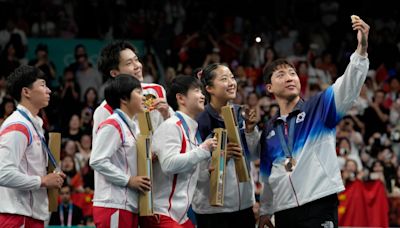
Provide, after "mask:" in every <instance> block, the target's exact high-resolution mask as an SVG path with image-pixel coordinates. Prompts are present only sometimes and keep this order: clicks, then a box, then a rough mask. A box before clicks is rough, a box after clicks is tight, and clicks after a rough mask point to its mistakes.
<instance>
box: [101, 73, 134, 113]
mask: <svg viewBox="0 0 400 228" xmlns="http://www.w3.org/2000/svg"><path fill="white" fill-rule="evenodd" d="M138 88H139V89H141V88H142V87H141V85H140V81H139V80H138V79H137V78H135V77H133V76H131V75H128V74H119V75H117V77H115V79H114V80H109V81H107V85H106V88H105V90H104V97H105V98H106V101H107V104H109V105H110V106H111V108H113V109H116V108H120V106H121V103H120V102H121V99H122V100H130V98H131V93H132V91H133V90H135V89H138Z"/></svg>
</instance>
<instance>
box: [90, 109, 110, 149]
mask: <svg viewBox="0 0 400 228" xmlns="http://www.w3.org/2000/svg"><path fill="white" fill-rule="evenodd" d="M110 115H111V114H110V113H109V112H108V110H106V109H105V108H104V107H103V106H102V105H100V106H99V107H97V108H96V110H95V111H94V114H93V129H92V135H93V136H92V138H93V142H94V140H95V138H96V136H97V129H98V128H99V126H100V124H101V123H102V122H103V121H104V120H106V119H107V118H108V117H109V116H110Z"/></svg>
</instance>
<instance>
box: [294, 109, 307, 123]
mask: <svg viewBox="0 0 400 228" xmlns="http://www.w3.org/2000/svg"><path fill="white" fill-rule="evenodd" d="M305 118H306V113H305V112H301V113H299V114H298V115H297V118H296V123H300V122H303V121H304V119H305Z"/></svg>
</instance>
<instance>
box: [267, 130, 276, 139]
mask: <svg viewBox="0 0 400 228" xmlns="http://www.w3.org/2000/svg"><path fill="white" fill-rule="evenodd" d="M274 135H275V131H274V130H272V131H270V132H269V134H268V136H267V139H270V138H272V137H273V136H274Z"/></svg>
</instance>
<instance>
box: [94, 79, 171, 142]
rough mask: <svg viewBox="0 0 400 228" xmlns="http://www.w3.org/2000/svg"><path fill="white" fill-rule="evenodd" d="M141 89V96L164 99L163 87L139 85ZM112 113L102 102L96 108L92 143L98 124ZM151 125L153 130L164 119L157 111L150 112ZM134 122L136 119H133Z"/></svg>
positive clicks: (146, 84)
mask: <svg viewBox="0 0 400 228" xmlns="http://www.w3.org/2000/svg"><path fill="white" fill-rule="evenodd" d="M141 85H142V89H143V95H147V94H152V95H154V96H155V97H156V98H164V99H166V97H167V96H166V92H165V89H164V87H162V86H161V85H158V84H154V83H141ZM169 112H170V115H173V113H174V111H173V110H172V109H171V108H169ZM112 113H113V110H112V108H111V107H110V106H109V105H108V104H107V102H106V101H105V100H104V101H103V102H102V103H101V104H100V105H99V107H97V108H96V110H95V111H94V114H93V141H94V139H95V138H96V131H97V128H98V127H99V125H100V123H101V122H103V121H104V120H105V119H107V117H109V116H110V115H111V114H112ZM150 118H151V123H152V125H153V128H154V129H156V128H157V127H158V126H160V124H161V123H162V122H164V117H163V116H162V115H161V113H160V112H159V111H158V110H152V111H151V112H150ZM134 120H135V121H136V118H134Z"/></svg>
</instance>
